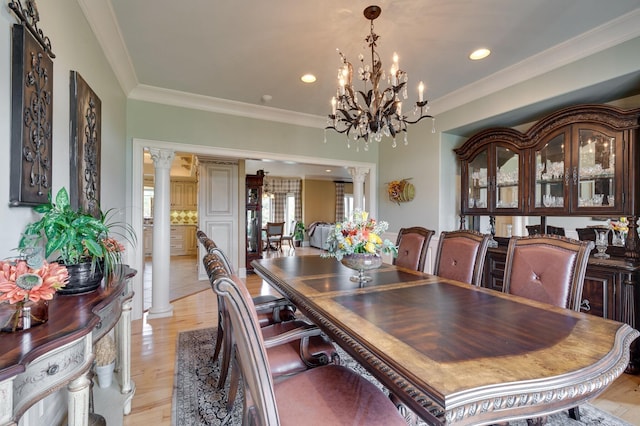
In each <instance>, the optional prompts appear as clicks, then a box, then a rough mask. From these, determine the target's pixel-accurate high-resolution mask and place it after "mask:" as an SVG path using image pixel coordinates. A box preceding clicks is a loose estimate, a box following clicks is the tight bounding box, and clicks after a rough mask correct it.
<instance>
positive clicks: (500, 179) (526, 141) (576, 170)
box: [454, 105, 640, 258]
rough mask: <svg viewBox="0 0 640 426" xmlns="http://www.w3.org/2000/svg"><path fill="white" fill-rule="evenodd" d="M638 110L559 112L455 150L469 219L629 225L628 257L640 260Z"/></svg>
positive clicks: (462, 206)
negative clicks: (621, 220) (577, 219)
mask: <svg viewBox="0 0 640 426" xmlns="http://www.w3.org/2000/svg"><path fill="white" fill-rule="evenodd" d="M639 117H640V109H634V110H628V111H624V110H621V109H618V108H615V107H612V106H607V105H580V106H575V107H569V108H565V109H562V110H560V111H557V112H555V113H553V114H550V115H549V116H547V117H545V118H543V119H542V120H540V121H539V122H537V123H536V124H534V125H533V126H532V127H531V128H530V129H529V130H528V131H526V132H524V133H522V132H520V131H517V130H514V129H510V128H494V129H488V130H484V131H482V132H479V133H478V134H476V135H474V136H472V137H471V138H469V139H468V140H467V141H466V142H465V143H464V144H463V145H462V146H461V147H459V148H457V149H455V150H454V151H455V153H456V154H457V156H458V159H459V161H460V165H461V190H462V192H461V197H460V198H461V200H460V212H461V225H462V224H463V223H464V221H465V216H468V215H471V216H474V215H476V216H477V215H490V216H504V215H509V216H517V215H526V216H541V217H542V218H543V223H544V217H546V216H573V215H577V216H598V217H612V218H615V217H620V216H626V217H627V218H628V222H629V224H630V226H629V235H628V238H627V241H626V249H627V250H626V252H625V255H626V256H627V257H632V258H639V257H640V244H639V243H638V234H637V224H636V223H637V219H638V215H639V214H640V207H639V205H640V196H638V195H637V193H638V190H639V189H640V188H638V183H637V180H638V173H639V163H640V159H639V158H638V157H639V155H640V152H639V149H638V147H637V144H638V128H639V127H640V126H639V121H638V120H639Z"/></svg>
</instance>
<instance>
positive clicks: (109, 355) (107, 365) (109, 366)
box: [93, 334, 116, 388]
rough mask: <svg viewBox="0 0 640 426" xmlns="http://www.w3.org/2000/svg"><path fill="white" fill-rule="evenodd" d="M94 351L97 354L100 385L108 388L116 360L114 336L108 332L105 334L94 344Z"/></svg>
mask: <svg viewBox="0 0 640 426" xmlns="http://www.w3.org/2000/svg"><path fill="white" fill-rule="evenodd" d="M93 352H94V353H95V355H96V374H97V375H98V386H100V387H101V388H108V387H109V386H111V379H112V378H113V370H114V367H115V361H116V345H115V343H114V342H113V338H112V337H111V336H110V335H108V334H107V335H105V336H103V337H102V338H101V339H100V340H98V341H97V342H96V344H95V345H94V348H93Z"/></svg>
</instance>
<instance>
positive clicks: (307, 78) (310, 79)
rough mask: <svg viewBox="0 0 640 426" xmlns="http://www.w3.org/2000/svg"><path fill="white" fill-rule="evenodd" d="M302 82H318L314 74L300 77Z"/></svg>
mask: <svg viewBox="0 0 640 426" xmlns="http://www.w3.org/2000/svg"><path fill="white" fill-rule="evenodd" d="M300 80H302V81H304V82H305V83H313V82H314V81H316V76H315V75H313V74H305V75H303V76H302V77H300Z"/></svg>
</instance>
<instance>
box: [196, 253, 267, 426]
mask: <svg viewBox="0 0 640 426" xmlns="http://www.w3.org/2000/svg"><path fill="white" fill-rule="evenodd" d="M203 262H204V266H205V269H206V270H207V274H208V276H209V281H210V282H211V288H212V289H213V291H215V292H216V294H218V295H219V296H221V297H222V298H223V299H224V301H225V306H226V308H227V312H228V315H229V319H230V320H231V330H232V333H233V337H234V341H235V344H236V345H237V351H236V356H237V357H238V358H239V365H240V369H241V371H242V378H243V381H244V383H245V388H246V389H247V391H248V392H249V395H250V397H251V402H252V407H251V411H252V414H253V415H254V416H256V417H257V420H258V421H257V424H260V425H278V424H280V421H279V416H278V409H277V406H276V398H275V392H274V388H273V377H272V376H271V372H270V370H269V361H268V359H267V352H266V349H265V346H264V341H263V337H262V332H261V331H260V326H259V323H258V317H257V314H256V310H255V306H254V305H253V301H252V299H251V295H250V294H249V291H248V290H247V288H246V286H245V285H244V283H243V282H242V281H241V280H240V279H239V278H238V277H237V276H235V275H230V274H228V273H227V272H226V271H225V268H224V265H223V263H222V262H221V260H220V258H219V257H218V256H217V255H216V254H207V255H206V256H205V257H204V259H203Z"/></svg>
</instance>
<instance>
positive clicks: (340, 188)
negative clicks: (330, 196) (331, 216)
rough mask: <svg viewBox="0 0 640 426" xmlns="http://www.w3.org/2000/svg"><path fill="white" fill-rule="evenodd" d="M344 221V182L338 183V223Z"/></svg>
mask: <svg viewBox="0 0 640 426" xmlns="http://www.w3.org/2000/svg"><path fill="white" fill-rule="evenodd" d="M343 220H344V182H336V222H342V221H343Z"/></svg>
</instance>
